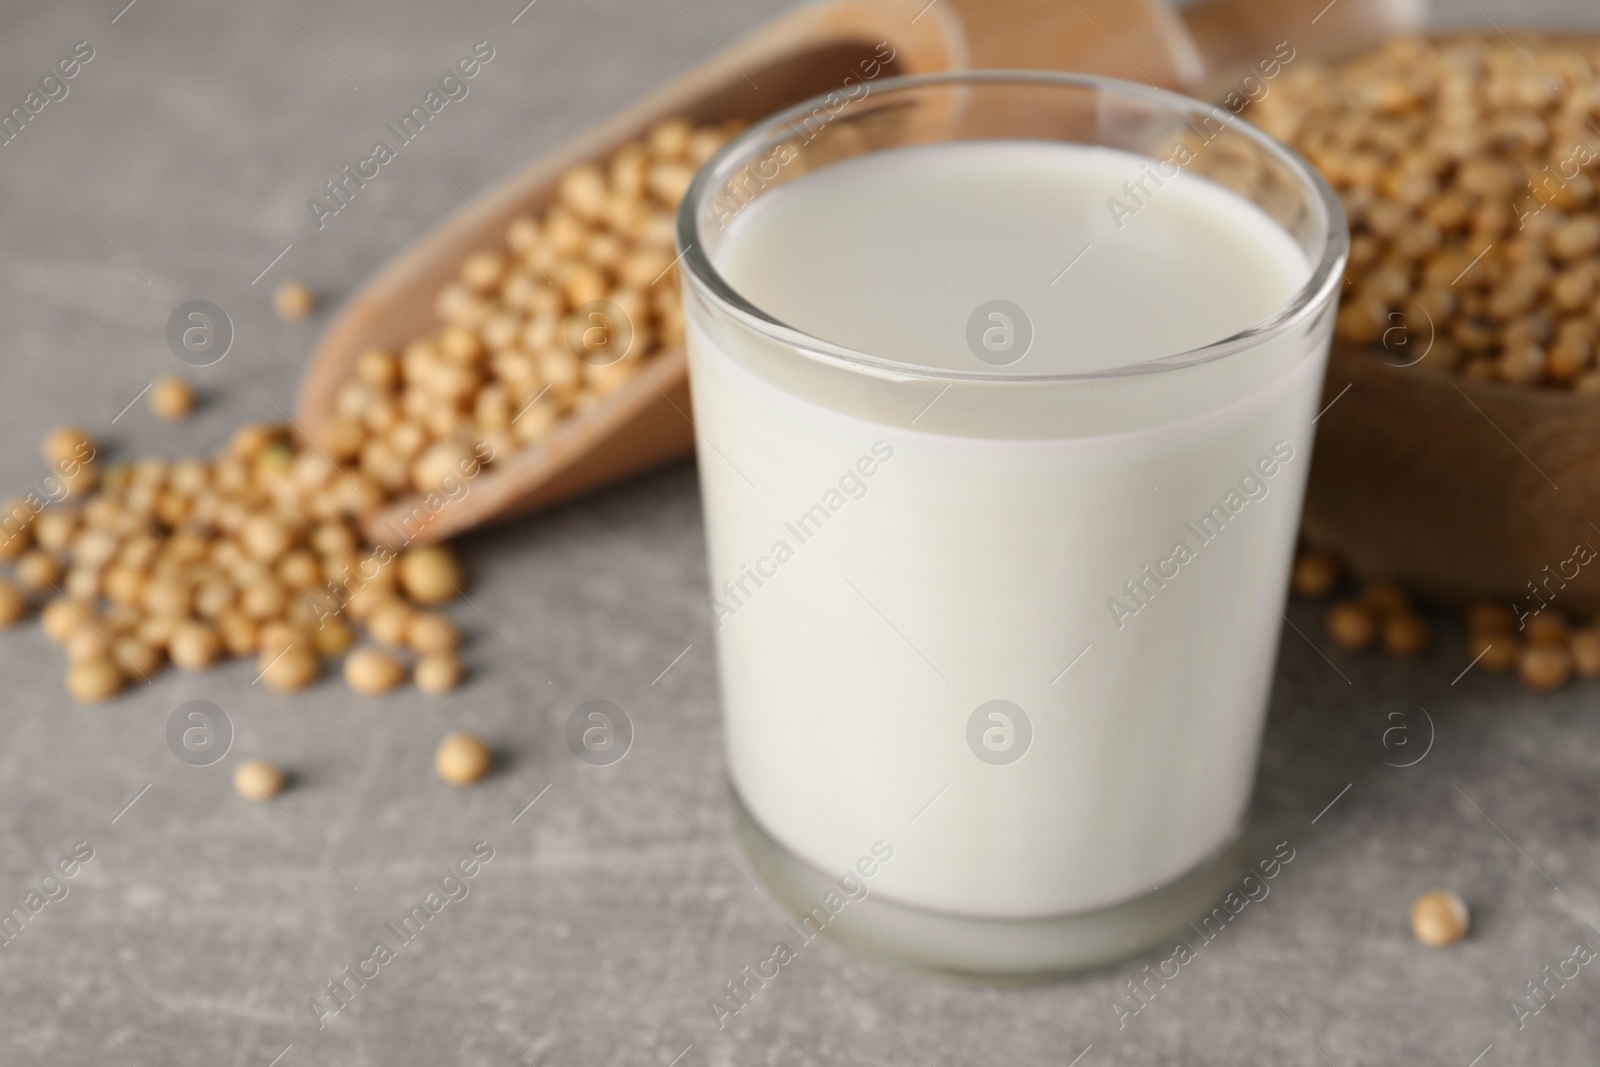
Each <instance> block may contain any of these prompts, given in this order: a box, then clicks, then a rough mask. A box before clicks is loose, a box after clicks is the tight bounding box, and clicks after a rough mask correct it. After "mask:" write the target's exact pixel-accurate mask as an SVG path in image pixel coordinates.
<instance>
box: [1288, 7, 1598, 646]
mask: <svg viewBox="0 0 1600 1067" xmlns="http://www.w3.org/2000/svg"><path fill="white" fill-rule="evenodd" d="M1510 32H1511V33H1512V36H1513V37H1515V36H1516V35H1517V31H1510ZM1522 33H1523V34H1525V35H1527V36H1540V37H1545V38H1547V39H1552V40H1561V39H1563V38H1566V39H1574V38H1573V37H1572V35H1563V34H1549V33H1540V32H1539V31H1535V30H1524V31H1522ZM1464 35H1466V34H1462V33H1459V32H1456V33H1452V34H1450V35H1448V36H1464ZM1471 35H1472V36H1479V37H1483V36H1487V37H1489V38H1493V37H1494V36H1495V34H1494V33H1493V32H1490V31H1483V32H1476V33H1472V34H1471ZM1441 36H1446V35H1441ZM1583 39H1584V40H1585V41H1590V42H1592V41H1593V38H1583ZM1433 328H1434V327H1433V325H1432V324H1430V325H1429V327H1428V328H1427V329H1426V330H1422V329H1418V330H1416V331H1414V332H1413V335H1412V336H1410V337H1408V338H1407V339H1406V343H1405V344H1404V345H1403V346H1401V345H1399V344H1398V343H1397V344H1395V345H1394V346H1392V350H1384V349H1370V348H1364V347H1359V346H1353V345H1345V344H1339V343H1337V342H1336V343H1335V344H1334V347H1333V351H1332V353H1331V355H1330V357H1329V361H1328V377H1327V382H1326V386H1325V388H1324V392H1323V399H1322V403H1323V405H1324V409H1325V410H1324V411H1323V414H1322V415H1321V417H1320V419H1319V420H1318V422H1317V438H1316V446H1315V449H1314V452H1313V459H1312V464H1311V473H1310V481H1309V484H1308V486H1307V489H1306V505H1305V519H1304V525H1303V529H1304V532H1305V536H1306V539H1307V540H1308V541H1309V542H1311V543H1312V544H1314V545H1316V546H1317V547H1319V548H1325V549H1327V550H1329V551H1332V552H1334V553H1336V554H1338V555H1339V556H1340V557H1342V558H1343V559H1344V561H1345V562H1346V563H1347V564H1348V565H1349V567H1350V568H1351V569H1352V570H1353V571H1354V572H1355V573H1356V574H1358V575H1360V576H1362V577H1365V578H1388V579H1393V580H1395V581H1398V582H1400V583H1401V584H1403V585H1405V586H1407V587H1409V588H1411V589H1413V590H1415V591H1417V592H1418V593H1421V594H1423V595H1424V596H1426V597H1429V598H1431V599H1434V600H1439V601H1443V602H1445V603H1452V604H1459V603H1466V602H1468V601H1471V600H1496V601H1508V600H1509V601H1512V602H1515V603H1520V604H1522V605H1523V606H1524V607H1525V608H1527V609H1529V610H1533V609H1537V608H1538V607H1539V606H1540V603H1541V600H1542V601H1543V602H1545V603H1549V604H1550V605H1551V606H1552V607H1555V608H1559V609H1561V610H1567V611H1577V612H1579V613H1583V614H1587V613H1591V612H1595V611H1600V559H1597V554H1596V548H1600V462H1597V458H1600V397H1597V396H1594V395H1590V394H1579V393H1573V392H1570V391H1566V390H1559V389H1551V388H1543V387H1534V388H1529V387H1523V386H1514V385H1507V384H1504V383H1501V382H1485V381H1476V380H1469V379H1467V378H1464V377H1462V376H1461V375H1459V374H1456V373H1455V372H1453V371H1446V370H1436V369H1433V368H1431V367H1429V366H1428V361H1427V359H1426V358H1425V357H1422V358H1420V359H1419V356H1420V354H1421V353H1422V352H1424V351H1426V350H1427V346H1428V345H1429V344H1430V343H1431V340H1432V331H1433ZM1394 340H1395V341H1397V342H1398V340H1399V335H1398V334H1397V335H1396V336H1395V338H1394ZM1413 353H1415V354H1413ZM1590 563H1596V565H1593V566H1590V565H1589V564H1590Z"/></svg>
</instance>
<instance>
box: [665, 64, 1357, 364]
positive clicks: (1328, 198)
mask: <svg viewBox="0 0 1600 1067" xmlns="http://www.w3.org/2000/svg"><path fill="white" fill-rule="evenodd" d="M986 84H989V85H992V84H1012V85H1025V84H1033V85H1037V86H1040V87H1045V88H1051V89H1063V88H1072V89H1093V90H1095V91H1097V92H1101V93H1107V94H1111V95H1115V96H1120V97H1122V98H1124V99H1131V100H1137V101H1142V102H1144V103H1147V104H1152V105H1157V106H1159V107H1162V108H1165V109H1166V110H1168V111H1169V112H1172V113H1174V114H1178V115H1184V116H1187V117H1195V116H1204V117H1208V118H1212V119H1219V118H1222V117H1223V116H1226V122H1225V126H1226V127H1227V128H1229V129H1237V130H1238V131H1239V132H1240V133H1241V134H1242V135H1243V136H1244V137H1246V138H1247V139H1249V140H1250V141H1251V142H1253V143H1254V144H1255V145H1256V146H1257V147H1258V148H1260V149H1262V150H1263V151H1265V152H1266V153H1268V154H1269V155H1271V156H1273V157H1275V158H1276V159H1277V160H1278V161H1279V162H1280V163H1281V164H1283V166H1284V167H1285V168H1286V169H1287V170H1289V171H1290V172H1291V173H1292V174H1294V175H1295V177H1296V178H1297V179H1298V180H1299V181H1300V182H1301V184H1302V185H1303V186H1305V187H1308V188H1309V189H1310V190H1311V192H1312V193H1313V194H1314V196H1313V200H1314V201H1315V202H1316V203H1317V204H1318V205H1319V206H1320V207H1321V209H1322V213H1323V216H1324V222H1325V225H1324V226H1323V228H1322V233H1320V234H1316V235H1314V237H1313V236H1309V235H1307V234H1305V233H1303V232H1301V231H1300V230H1299V227H1296V226H1294V224H1293V223H1290V224H1289V227H1290V228H1291V229H1293V230H1294V231H1295V232H1296V233H1297V234H1298V235H1299V236H1300V238H1301V239H1302V240H1304V241H1306V242H1307V243H1308V244H1311V245H1312V246H1313V248H1312V250H1313V251H1314V252H1315V253H1316V254H1317V259H1318V261H1319V262H1317V263H1315V264H1314V265H1313V267H1312V271H1311V274H1310V277H1309V278H1307V280H1306V282H1305V284H1304V285H1302V286H1301V287H1300V288H1299V289H1298V290H1297V291H1296V292H1295V293H1294V295H1293V296H1292V297H1290V298H1289V299H1288V300H1286V301H1285V302H1284V303H1283V304H1282V305H1280V306H1279V307H1278V308H1277V309H1276V310H1274V311H1273V312H1272V313H1271V314H1269V315H1267V316H1266V317H1264V318H1262V319H1259V320H1257V321H1256V322H1254V323H1252V324H1251V325H1249V326H1247V327H1245V328H1244V329H1243V330H1240V331H1239V332H1237V333H1234V334H1232V335H1230V336H1228V337H1224V338H1222V339H1220V340H1217V341H1213V342H1211V343H1209V344H1206V345H1202V346H1200V347H1198V348H1192V349H1188V350H1186V351H1183V352H1177V353H1173V354H1171V355H1166V356H1158V357H1153V358H1151V359H1146V360H1141V361H1139V362H1137V363H1130V364H1126V365H1123V366H1117V367H1108V368H1102V369H1099V370H1091V371H1074V372H1069V373H1053V374H1014V373H1013V374H1006V373H999V372H997V371H991V370H964V369H950V368H939V367H927V366H923V365H920V364H915V363H906V362H903V361H901V360H895V359H889V358H887V357H885V356H881V355H875V354H873V353H870V352H863V351H860V350H858V349H854V348H850V347H849V346H846V345H840V344H835V343H834V342H831V341H826V340H823V339H822V338H820V337H816V336H814V335H812V334H809V333H807V332H805V331H804V330H799V329H796V328H795V327H793V326H790V325H788V324H787V323H784V322H782V321H780V320H778V319H776V318H774V317H772V316H771V315H770V314H768V313H767V312H766V311H764V310H763V309H761V308H760V307H757V306H756V305H755V304H753V303H751V302H750V301H749V300H747V299H745V297H744V296H743V295H742V294H741V293H739V292H738V290H736V289H735V288H734V287H733V286H732V285H731V284H729V283H728V281H727V279H725V278H724V277H723V276H722V274H721V272H719V271H718V270H717V268H716V266H715V265H714V264H713V263H712V262H711V257H710V256H709V255H708V254H707V253H706V250H705V243H704V241H702V239H701V237H702V234H701V226H700V222H699V216H700V208H701V206H702V203H703V202H704V201H706V200H707V199H708V197H707V194H708V192H712V191H719V190H721V189H722V188H723V186H724V185H725V182H726V179H727V178H728V177H729V174H730V172H731V171H732V170H734V169H736V165H735V164H736V161H737V163H738V164H742V163H743V162H745V161H746V155H747V153H748V151H749V149H750V148H751V146H752V145H757V144H758V143H762V142H765V140H766V139H767V138H768V136H769V135H770V134H771V132H772V131H773V130H774V129H777V128H783V127H789V128H790V129H793V128H794V127H793V123H794V121H795V120H797V119H801V118H805V117H809V116H810V115H811V114H812V113H813V112H814V111H815V109H817V108H818V107H824V106H826V101H827V99H828V97H830V96H831V95H833V92H832V91H830V92H828V93H821V94H818V95H816V96H813V97H809V98H807V99H806V100H803V101H801V102H800V103H798V104H794V105H792V106H790V107H787V108H784V109H783V110H782V111H778V112H775V113H773V114H771V115H768V116H767V117H765V118H763V119H760V120H758V121H757V122H754V123H752V124H751V125H750V127H749V128H748V129H745V130H743V131H741V132H740V133H739V134H738V135H737V136H735V137H733V138H732V139H731V140H729V141H728V142H727V143H726V144H724V145H723V146H722V147H721V148H720V149H718V150H717V152H716V153H715V154H714V155H712V156H711V158H710V159H708V160H706V162H705V164H704V165H703V166H702V167H701V168H700V169H699V170H698V171H697V172H696V173H695V175H694V179H693V180H692V181H691V182H690V183H689V188H688V190H687V191H686V192H685V193H684V196H683V200H682V202H681V203H680V204H679V205H678V210H677V220H676V224H675V227H674V228H675V231H676V233H675V236H676V242H677V246H678V256H679V258H680V259H681V260H682V262H683V265H684V267H685V270H686V273H687V274H688V277H689V279H690V280H691V282H692V283H693V284H694V285H695V286H696V287H697V288H698V289H699V291H700V292H702V293H704V294H705V295H706V296H708V297H709V298H710V299H711V300H712V301H713V302H714V303H715V304H716V305H717V307H718V310H720V311H722V312H723V313H725V314H728V315H730V316H732V317H733V318H734V319H736V320H737V321H739V322H741V323H742V324H743V325H745V326H747V327H749V328H750V329H752V330H754V331H756V332H757V333H760V334H763V335H765V336H766V337H768V338H770V339H772V340H775V341H778V342H780V343H783V344H785V345H787V346H789V347H792V348H794V349H796V350H797V351H799V352H801V353H802V354H804V355H806V356H808V357H810V358H813V359H816V360H818V361H819V362H822V363H826V364H830V365H833V366H835V367H839V368H842V369H844V370H848V371H852V372H855V373H864V374H868V375H871V376H873V377H879V378H891V379H899V380H905V379H913V380H917V379H920V380H925V381H935V382H950V383H954V382H989V383H997V384H1006V385H1021V384H1029V383H1035V384H1037V383H1052V382H1071V381H1088V380H1096V379H1100V380H1103V379H1114V378H1128V377H1132V376H1135V375H1140V374H1151V373H1159V372H1163V371H1169V370H1177V369H1180V368H1183V367H1192V366H1195V365H1197V364H1201V363H1207V362H1210V361H1212V360H1216V359H1221V358H1223V357H1225V356H1228V355H1232V354H1234V353H1237V352H1241V351H1245V350H1247V349H1251V348H1254V347H1257V346H1259V345H1261V344H1263V343H1265V342H1267V341H1270V340H1272V339H1273V338H1276V337H1278V336H1281V335H1283V334H1285V333H1287V332H1288V331H1289V330H1291V329H1292V328H1293V327H1294V326H1295V325H1297V324H1298V323H1299V322H1300V321H1301V320H1302V319H1303V318H1305V317H1306V316H1307V315H1308V314H1310V313H1311V312H1312V310H1313V309H1315V308H1317V307H1319V306H1321V305H1322V303H1323V302H1324V299H1325V298H1326V297H1327V295H1328V293H1329V291H1330V290H1332V289H1333V288H1334V287H1335V286H1336V285H1337V284H1338V282H1339V281H1340V280H1342V279H1343V276H1344V267H1343V264H1344V262H1345V260H1346V258H1347V256H1348V253H1349V244H1350V232H1349V229H1348V227H1347V224H1346V221H1345V215H1344V206H1343V205H1342V204H1341V203H1340V201H1339V197H1338V194H1337V193H1335V192H1334V190H1333V187H1332V186H1330V185H1329V184H1328V182H1327V180H1326V179H1324V178H1323V177H1322V175H1321V174H1319V173H1317V171H1316V169H1315V168H1314V167H1312V166H1311V164H1310V162H1309V161H1308V160H1306V158H1305V157H1304V156H1302V155H1301V154H1300V153H1299V152H1297V151H1295V150H1294V149H1293V148H1290V147H1289V146H1288V145H1286V144H1284V143H1283V142H1281V141H1279V140H1277V139H1276V138H1274V137H1272V136H1270V135H1268V134H1267V133H1265V132H1264V131H1262V130H1261V129H1259V128H1258V127H1256V126H1254V125H1253V124H1251V123H1249V122H1246V121H1245V120H1244V119H1242V118H1240V117H1239V115H1238V114H1237V113H1235V112H1230V111H1227V110H1226V109H1224V108H1221V107H1218V106H1216V105H1212V104H1207V103H1205V102H1204V101H1201V100H1196V99H1194V98H1192V97H1188V96H1184V95H1183V94H1181V93H1175V92H1171V91H1169V90H1166V89H1157V88H1155V87H1153V86H1148V85H1139V84H1137V83H1135V82H1128V81H1122V80H1120V79H1117V78H1105V77H1101V76H1099V75H1093V74H1075V73H1068V72H1061V71H1041V70H965V71H946V72H941V73H936V74H913V75H904V76H899V77H894V78H885V79H883V80H882V81H878V82H874V83H873V93H872V95H874V96H878V95H882V94H885V93H897V92H903V91H907V90H917V89H924V88H928V87H931V86H947V85H970V86H976V85H986ZM863 99H865V98H863ZM1151 158H1154V157H1151ZM1263 195H1264V194H1263ZM1269 203H1270V201H1269ZM1273 221H1274V222H1279V220H1278V219H1273ZM1280 225H1281V223H1280Z"/></svg>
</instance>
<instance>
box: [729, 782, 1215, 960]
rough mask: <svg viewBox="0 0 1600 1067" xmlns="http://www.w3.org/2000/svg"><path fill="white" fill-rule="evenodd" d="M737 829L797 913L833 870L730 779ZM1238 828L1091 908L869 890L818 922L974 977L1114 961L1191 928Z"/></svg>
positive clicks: (886, 956)
mask: <svg viewBox="0 0 1600 1067" xmlns="http://www.w3.org/2000/svg"><path fill="white" fill-rule="evenodd" d="M729 791H730V792H731V793H732V794H733V801H734V806H735V808H736V809H737V818H738V827H739V839H740V841H741V842H742V844H743V845H744V851H745V855H746V856H748V857H749V858H750V862H751V863H752V864H753V865H754V866H755V868H756V871H757V872H758V873H759V874H760V876H761V879H762V881H764V882H765V883H766V884H767V887H768V888H769V889H770V890H771V891H772V893H773V895H774V896H776V897H777V898H778V900H779V901H780V902H781V903H782V904H783V905H784V906H785V907H786V908H788V909H790V910H791V911H792V912H793V913H794V914H795V915H796V916H800V915H803V914H805V913H807V912H809V911H810V910H811V909H812V908H814V907H815V906H816V905H817V904H818V902H819V901H821V900H822V899H823V897H824V896H826V895H827V893H828V892H829V891H830V890H833V889H836V888H837V885H836V881H837V877H838V876H837V875H836V874H834V875H830V874H827V873H825V872H823V871H821V870H819V869H818V868H816V867H813V866H812V865H811V864H810V863H809V862H807V861H806V860H803V859H801V858H800V857H798V856H796V855H795V854H794V853H792V852H790V851H789V850H788V849H787V848H785V847H784V846H783V845H781V844H779V843H778V841H777V840H776V839H774V838H773V837H772V835H771V834H769V833H768V832H767V831H766V830H765V829H764V828H763V827H762V826H761V824H760V823H758V822H757V821H756V820H755V818H754V817H753V816H752V815H751V814H750V812H749V810H748V809H747V808H746V807H745V805H744V801H743V800H742V799H741V798H740V797H739V793H738V790H737V789H732V788H731V787H730V790H729ZM1244 837H1245V835H1244V834H1240V835H1238V836H1236V837H1235V838H1234V839H1233V840H1232V841H1230V842H1229V843H1228V844H1227V845H1225V846H1224V847H1223V848H1222V849H1221V850H1220V851H1218V852H1217V853H1216V854H1215V855H1213V856H1212V857H1211V858H1210V859H1208V860H1206V861H1205V862H1203V863H1201V864H1200V865H1199V866H1197V867H1195V868H1194V869H1193V870H1192V871H1190V872H1189V873H1187V874H1185V875H1184V876H1183V877H1182V878H1180V879H1178V880H1177V881H1175V882H1171V883H1169V884H1167V885H1164V886H1162V887H1161V888H1160V889H1156V890H1152V891H1151V892H1149V893H1146V894H1145V895H1144V896H1141V897H1135V898H1134V899H1133V900H1128V901H1124V902H1123V903H1121V904H1116V905H1113V906H1112V907H1109V908H1101V909H1099V910H1097V911H1086V912H1075V913H1073V914H1071V915H1061V916H1055V917H1051V918H1043V919H975V918H971V917H969V916H964V915H952V914H948V913H944V912H938V911H929V910H927V909H924V908H917V907H912V906H909V905H905V904H900V903H896V902H895V901H892V900H888V899H886V898H885V897H883V896H882V895H881V894H879V893H873V894H871V895H869V896H868V897H866V898H865V899H863V900H859V901H853V902H851V903H850V904H849V905H848V906H847V907H845V908H844V910H842V911H840V912H839V913H838V914H837V915H834V916H833V917H832V918H831V919H830V920H829V922H828V924H827V926H825V927H824V928H823V932H824V933H826V934H827V935H828V936H829V937H830V938H832V939H833V940H834V941H836V942H838V943H839V944H841V945H843V946H844V947H845V948H848V949H850V950H851V951H853V952H856V953H858V954H860V955H862V956H866V957H868V958H870V959H874V960H878V961H879V962H882V963H887V964H890V965H893V966H897V967H902V968H908V969H911V970H914V971H922V972H929V973H934V974H939V975H943V976H947V977H961V978H970V979H975V980H980V981H991V982H992V981H1030V980H1041V979H1046V978H1053V977H1061V976H1064V975H1069V974H1074V973H1080V972H1084V971H1090V970H1095V969H1098V968H1102V967H1108V966H1110V965H1112V964H1115V963H1119V962H1121V961H1123V960H1126V959H1128V958H1129V957H1132V956H1136V955H1138V954H1140V953H1142V952H1146V951H1148V950H1150V949H1152V948H1155V947H1156V946H1158V945H1162V944H1164V943H1168V942H1171V943H1176V941H1175V940H1174V939H1181V938H1182V936H1183V935H1182V933H1180V932H1188V933H1192V930H1191V929H1190V928H1189V927H1188V925H1187V924H1188V923H1189V921H1190V920H1191V919H1195V918H1197V917H1198V916H1200V915H1202V914H1204V913H1205V912H1207V911H1209V910H1210V908H1211V907H1213V906H1214V905H1216V903H1217V902H1218V901H1219V900H1220V899H1221V898H1222V896H1223V895H1224V894H1225V893H1226V892H1227V890H1228V888H1229V887H1230V886H1232V885H1234V884H1236V883H1237V882H1238V880H1239V878H1240V877H1241V876H1242V875H1243V873H1244V871H1245V864H1246V861H1245V860H1244V858H1243V853H1244V851H1245V849H1244V844H1243V842H1244Z"/></svg>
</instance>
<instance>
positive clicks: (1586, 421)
mask: <svg viewBox="0 0 1600 1067" xmlns="http://www.w3.org/2000/svg"><path fill="white" fill-rule="evenodd" d="M1413 343H1417V344H1420V343H1422V339H1420V338H1418V339H1414V341H1413ZM1426 362H1427V361H1426V360H1423V362H1422V363H1419V364H1417V365H1416V366H1405V365H1403V361H1401V360H1399V359H1397V358H1396V357H1395V355H1394V354H1393V353H1389V352H1383V351H1373V350H1370V349H1365V348H1358V347H1352V346H1345V345H1335V346H1334V349H1333V353H1332V355H1331V357H1330V359H1329V363H1328V379H1327V384H1326V387H1325V389H1324V393H1323V400H1322V402H1323V404H1324V405H1325V406H1326V405H1331V406H1328V407H1326V410H1325V411H1324V412H1323V414H1322V417H1321V418H1320V419H1319V420H1318V422H1317V440H1316V447H1315V450H1314V452H1313V459H1312V463H1311V475H1310V483H1309V485H1308V486H1307V489H1306V509H1305V519H1304V530H1305V534H1306V538H1307V539H1308V540H1309V541H1310V542H1311V543H1312V544H1314V545H1317V546H1318V547H1321V548H1326V549H1328V550H1330V551H1333V552H1335V553H1337V554H1338V555H1339V556H1341V557H1342V558H1343V559H1344V560H1345V561H1346V563H1348V564H1349V566H1350V567H1351V568H1352V569H1353V570H1354V571H1355V572H1356V573H1357V574H1360V575H1362V576H1364V577H1370V578H1392V579H1395V580H1397V581H1399V582H1401V583H1403V584H1405V585H1407V586H1409V587H1410V588H1412V589H1414V590H1416V591H1417V592H1419V593H1422V594H1424V595H1426V596H1429V597H1432V598H1434V599H1438V600H1442V601H1445V602H1448V603H1460V602H1465V601H1468V600H1472V599H1493V600H1513V601H1520V602H1522V603H1523V604H1524V605H1525V606H1527V607H1528V608H1530V609H1532V608H1536V607H1538V605H1539V600H1537V599H1535V598H1534V591H1535V590H1537V592H1538V596H1539V597H1541V598H1543V600H1545V601H1546V602H1550V603H1552V605H1553V606H1557V607H1560V608H1562V609H1572V610H1577V611H1580V612H1591V611H1595V610H1597V609H1600V566H1586V565H1585V564H1586V563H1588V562H1590V561H1592V560H1593V559H1594V557H1595V548H1594V547H1591V546H1600V397H1596V396H1593V395H1588V394H1578V393H1570V392H1564V391H1558V390H1554V389H1538V388H1526V387H1519V386H1513V385H1505V384H1502V383H1500V382H1481V381H1472V380H1468V379H1465V378H1462V377H1461V376H1459V375H1457V374H1455V373H1454V372H1452V371H1436V370H1429V369H1425V367H1424V365H1425V364H1426ZM1547 582H1548V587H1547V586H1546V583H1547Z"/></svg>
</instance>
